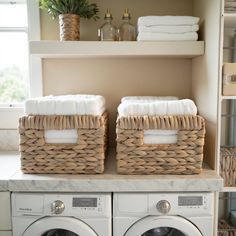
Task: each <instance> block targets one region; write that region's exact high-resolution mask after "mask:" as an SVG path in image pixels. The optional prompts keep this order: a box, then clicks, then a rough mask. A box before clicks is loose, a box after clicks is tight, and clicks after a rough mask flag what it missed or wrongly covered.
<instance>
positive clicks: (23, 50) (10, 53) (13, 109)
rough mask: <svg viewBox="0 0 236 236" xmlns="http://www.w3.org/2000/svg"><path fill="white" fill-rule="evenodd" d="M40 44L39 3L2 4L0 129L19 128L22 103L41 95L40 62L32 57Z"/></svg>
mask: <svg viewBox="0 0 236 236" xmlns="http://www.w3.org/2000/svg"><path fill="white" fill-rule="evenodd" d="M30 40H40V24H39V7H38V1H37V0H14V1H12V0H0V119H1V122H0V128H4V129H7V128H11V129H12V128H16V127H17V121H18V117H19V116H20V115H22V112H23V102H24V101H25V100H26V99H27V98H29V97H34V96H41V95H42V83H41V60H40V59H39V58H33V57H30V56H29V47H28V46H29V41H30Z"/></svg>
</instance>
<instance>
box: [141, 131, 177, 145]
mask: <svg viewBox="0 0 236 236" xmlns="http://www.w3.org/2000/svg"><path fill="white" fill-rule="evenodd" d="M177 142H178V130H163V129H148V130H144V131H143V144H144V145H165V144H176V143H177Z"/></svg>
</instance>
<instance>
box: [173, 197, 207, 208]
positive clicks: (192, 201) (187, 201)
mask: <svg viewBox="0 0 236 236" xmlns="http://www.w3.org/2000/svg"><path fill="white" fill-rule="evenodd" d="M206 204H207V198H206V196H204V195H200V196H199V195H192V196H179V197H178V206H179V207H186V208H200V207H204V205H206Z"/></svg>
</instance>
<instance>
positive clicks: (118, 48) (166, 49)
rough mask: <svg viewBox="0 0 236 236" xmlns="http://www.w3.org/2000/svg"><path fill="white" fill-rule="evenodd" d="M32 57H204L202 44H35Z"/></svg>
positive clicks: (87, 42) (200, 42) (31, 52)
mask: <svg viewBox="0 0 236 236" xmlns="http://www.w3.org/2000/svg"><path fill="white" fill-rule="evenodd" d="M30 54H31V55H34V56H38V57H41V58H67V57H68V58H73V57H75V58H76V57H87V56H93V57H96V56H97V57H103V56H104V57H117V56H122V57H123V56H124V57H126V56H127V57H128V56H135V57H137V56H141V57H142V56H144V57H145V56H147V57H152V56H154V57H183V58H193V57H196V56H201V55H204V42H203V41H168V42H166V41H164V42H163V41H159V42H98V41H63V42H60V41H32V42H30Z"/></svg>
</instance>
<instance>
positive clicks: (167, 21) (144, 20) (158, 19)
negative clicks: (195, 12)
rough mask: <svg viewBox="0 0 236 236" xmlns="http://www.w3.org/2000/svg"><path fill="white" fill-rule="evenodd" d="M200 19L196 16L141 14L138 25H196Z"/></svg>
mask: <svg viewBox="0 0 236 236" xmlns="http://www.w3.org/2000/svg"><path fill="white" fill-rule="evenodd" d="M199 20H200V19H199V18H198V17H194V16H141V17H139V18H138V25H145V26H153V25H196V24H198V22H199Z"/></svg>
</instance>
